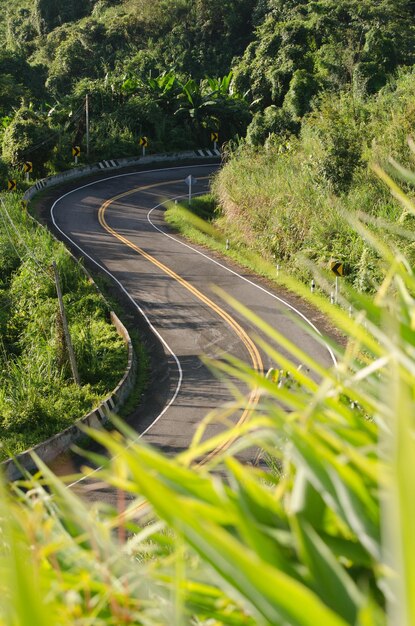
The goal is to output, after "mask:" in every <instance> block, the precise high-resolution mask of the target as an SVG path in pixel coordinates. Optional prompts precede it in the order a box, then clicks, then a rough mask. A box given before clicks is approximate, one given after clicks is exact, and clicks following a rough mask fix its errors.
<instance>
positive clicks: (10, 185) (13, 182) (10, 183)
mask: <svg viewBox="0 0 415 626" xmlns="http://www.w3.org/2000/svg"><path fill="white" fill-rule="evenodd" d="M16 189H17V181H16V180H12V179H9V180H8V181H7V190H8V191H16Z"/></svg>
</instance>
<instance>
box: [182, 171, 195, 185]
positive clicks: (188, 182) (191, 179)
mask: <svg viewBox="0 0 415 626" xmlns="http://www.w3.org/2000/svg"><path fill="white" fill-rule="evenodd" d="M184 182H185V183H186V185H188V186H189V187H191V186H192V185H196V183H197V178H195V177H194V176H192V175H191V174H190V175H189V176H188V177H187V178H185V179H184Z"/></svg>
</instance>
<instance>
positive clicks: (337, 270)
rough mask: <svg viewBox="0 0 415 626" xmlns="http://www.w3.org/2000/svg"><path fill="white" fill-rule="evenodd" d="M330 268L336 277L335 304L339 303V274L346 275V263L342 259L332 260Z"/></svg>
mask: <svg viewBox="0 0 415 626" xmlns="http://www.w3.org/2000/svg"><path fill="white" fill-rule="evenodd" d="M330 269H331V271H332V272H333V274H334V275H335V277H336V281H335V285H334V304H337V302H338V298H339V276H344V273H345V272H344V265H343V263H342V262H341V261H330Z"/></svg>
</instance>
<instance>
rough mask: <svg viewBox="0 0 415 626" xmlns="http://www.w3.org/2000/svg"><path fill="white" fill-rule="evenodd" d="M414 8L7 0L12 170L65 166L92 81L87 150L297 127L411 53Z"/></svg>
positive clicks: (95, 152) (2, 92)
mask: <svg viewBox="0 0 415 626" xmlns="http://www.w3.org/2000/svg"><path fill="white" fill-rule="evenodd" d="M414 15H415V5H414V4H413V3H412V2H410V1H409V0H377V1H375V2H373V1H369V0H364V1H357V0H341V1H335V0H319V1H315V2H310V1H309V0H289V1H285V0H284V1H283V0H226V1H219V0H152V1H151V2H150V1H149V0H82V1H81V0H34V1H32V0H30V1H29V0H16V1H15V2H13V3H6V4H4V5H3V7H2V8H1V9H0V32H1V36H2V40H3V41H4V42H5V45H4V46H2V51H1V53H0V116H1V121H2V126H1V127H2V161H3V167H2V170H3V178H4V176H5V166H4V163H5V164H7V166H8V167H10V166H14V167H17V168H18V167H20V165H21V163H22V162H23V161H24V160H31V161H33V163H34V166H35V171H36V172H37V174H38V175H39V174H45V173H47V172H49V171H54V170H59V169H62V168H63V167H67V166H68V165H69V164H70V161H71V150H70V147H71V145H74V144H76V145H81V146H82V145H84V144H85V131H86V128H85V115H84V107H85V97H86V95H87V94H89V97H90V107H91V154H90V159H91V160H97V159H99V158H103V157H122V156H129V155H133V154H137V151H138V147H137V139H138V137H139V136H140V135H146V136H147V137H148V138H149V148H150V149H151V150H152V151H162V150H172V149H174V150H177V149H185V148H189V147H193V146H201V145H209V142H210V132H211V131H212V130H217V131H219V133H220V141H221V143H223V142H227V141H229V140H230V139H235V138H242V137H245V136H247V138H248V142H249V143H251V144H254V145H261V144H263V143H264V142H265V141H266V140H267V138H269V136H270V134H271V135H273V134H274V135H277V136H278V137H281V136H287V135H291V134H294V135H298V134H299V132H300V129H301V123H302V120H303V118H304V116H305V115H307V114H308V113H309V112H310V111H313V110H316V109H318V108H319V106H320V102H321V100H322V99H323V100H324V94H330V96H333V95H334V94H339V93H340V92H345V91H348V92H350V93H353V94H354V95H355V97H365V98H369V97H371V96H373V95H374V94H376V93H377V92H378V91H379V90H380V89H382V88H384V86H385V85H386V84H387V83H388V81H389V80H390V78H391V77H392V76H394V75H395V74H396V72H397V70H399V68H402V67H406V68H409V67H411V66H412V64H413V62H414V58H415V57H414V26H413V21H414ZM350 141H352V142H353V138H352V139H351V140H350ZM83 158H85V154H84V150H83ZM348 175H349V174H348V173H347V172H346V174H345V176H346V177H347V176H348ZM342 184H343V183H342Z"/></svg>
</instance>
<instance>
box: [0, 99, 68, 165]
mask: <svg viewBox="0 0 415 626" xmlns="http://www.w3.org/2000/svg"><path fill="white" fill-rule="evenodd" d="M57 137H58V135H57V133H56V132H55V133H54V132H53V131H52V130H51V129H50V128H49V126H48V124H47V122H46V120H45V119H44V117H42V116H41V115H40V114H38V113H35V112H34V111H33V110H32V109H29V108H27V107H22V108H21V109H19V110H18V111H17V113H16V115H15V117H14V119H13V121H12V122H11V124H10V125H9V126H8V127H7V128H6V130H5V132H4V136H3V158H4V159H5V161H7V162H8V163H10V164H12V165H19V164H21V163H23V162H24V161H33V162H35V163H36V165H37V169H38V171H42V169H43V168H44V166H45V163H46V161H47V160H48V159H49V158H50V156H51V153H52V150H53V147H54V146H55V144H56V142H57Z"/></svg>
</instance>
